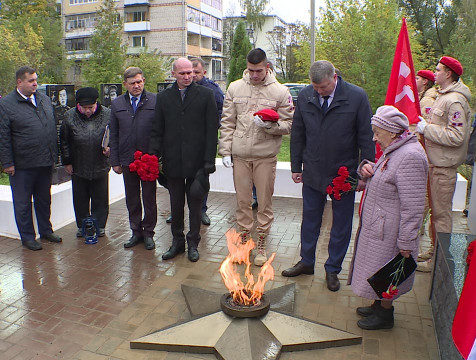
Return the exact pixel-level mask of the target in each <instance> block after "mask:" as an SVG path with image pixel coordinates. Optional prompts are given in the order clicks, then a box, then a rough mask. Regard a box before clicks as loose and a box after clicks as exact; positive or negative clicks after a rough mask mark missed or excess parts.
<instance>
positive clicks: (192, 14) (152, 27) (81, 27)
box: [61, 0, 223, 80]
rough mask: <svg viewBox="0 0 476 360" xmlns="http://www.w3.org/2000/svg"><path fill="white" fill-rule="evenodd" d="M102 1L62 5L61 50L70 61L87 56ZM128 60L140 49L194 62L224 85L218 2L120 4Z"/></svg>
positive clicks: (65, 0)
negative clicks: (202, 64) (198, 61)
mask: <svg viewBox="0 0 476 360" xmlns="http://www.w3.org/2000/svg"><path fill="white" fill-rule="evenodd" d="M101 1H102V0H61V2H62V4H61V5H62V17H63V23H64V42H65V48H66V51H67V53H68V57H69V58H70V59H74V60H76V61H84V60H86V59H87V58H88V56H89V55H90V51H89V41H90V39H91V36H92V34H93V32H94V26H95V21H96V11H97V9H98V8H99V7H100V5H101ZM115 2H116V8H117V10H118V12H119V14H120V16H121V18H122V20H123V23H124V31H123V42H124V43H125V44H126V45H127V53H128V54H131V55H133V54H138V53H139V52H140V51H143V50H144V49H145V48H147V49H149V50H152V51H153V50H155V49H157V50H159V51H161V52H162V54H163V55H166V56H170V57H173V58H176V57H180V56H185V57H191V56H199V57H201V58H202V59H203V60H204V61H205V62H206V63H207V66H208V69H207V70H208V75H209V76H210V77H211V78H212V79H214V80H222V79H223V66H222V61H223V55H222V54H223V52H222V13H223V10H222V0H176V1H174V0H119V1H115Z"/></svg>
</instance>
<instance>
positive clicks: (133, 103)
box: [131, 96, 137, 114]
mask: <svg viewBox="0 0 476 360" xmlns="http://www.w3.org/2000/svg"><path fill="white" fill-rule="evenodd" d="M131 101H132V102H131V105H132V111H134V114H135V113H136V111H137V103H136V101H137V98H136V97H135V96H133V97H131Z"/></svg>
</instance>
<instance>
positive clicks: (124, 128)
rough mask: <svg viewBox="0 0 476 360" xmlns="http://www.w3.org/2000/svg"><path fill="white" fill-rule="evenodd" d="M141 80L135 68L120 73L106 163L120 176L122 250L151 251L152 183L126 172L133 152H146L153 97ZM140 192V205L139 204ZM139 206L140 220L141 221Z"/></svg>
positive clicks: (154, 208) (154, 221)
mask: <svg viewBox="0 0 476 360" xmlns="http://www.w3.org/2000/svg"><path fill="white" fill-rule="evenodd" d="M144 84H145V78H144V76H143V74H142V70H141V69H140V68H138V67H130V68H127V69H126V71H125V72H124V86H125V87H126V89H127V92H126V93H125V94H124V95H121V96H119V97H118V98H117V99H115V100H114V101H113V102H112V103H111V122H110V125H109V130H110V141H109V146H110V147H111V155H110V158H109V161H110V163H111V166H112V169H113V170H114V172H116V173H117V174H122V176H123V179H124V188H125V190H126V205H127V210H128V212H129V223H130V226H131V230H132V237H131V238H130V239H129V240H128V241H127V242H126V243H124V247H125V248H130V247H133V246H135V245H137V244H138V243H139V242H142V241H143V242H144V245H145V248H146V249H147V250H152V249H155V242H154V228H155V225H156V224H157V200H156V187H157V185H156V182H155V181H143V180H141V178H140V177H139V175H138V174H137V173H136V172H131V171H130V170H129V164H130V163H131V162H133V161H134V152H135V151H136V150H139V151H142V152H143V153H147V151H148V149H149V140H150V131H151V128H152V120H153V119H154V114H155V102H156V95H155V94H153V93H150V92H148V91H145V89H144ZM141 189H142V204H141ZM142 205H143V206H144V218H142Z"/></svg>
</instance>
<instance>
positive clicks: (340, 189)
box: [326, 166, 359, 200]
mask: <svg viewBox="0 0 476 360" xmlns="http://www.w3.org/2000/svg"><path fill="white" fill-rule="evenodd" d="M337 174H338V175H339V176H336V177H335V178H334V179H332V184H331V185H329V186H328V187H327V189H326V192H327V193H328V194H329V195H330V196H332V197H333V198H334V199H335V200H340V199H341V196H342V194H343V193H346V192H349V191H355V189H357V185H358V183H359V181H358V180H357V179H354V178H353V177H351V176H350V175H349V169H347V167H346V166H341V167H340V168H339V170H338V171H337Z"/></svg>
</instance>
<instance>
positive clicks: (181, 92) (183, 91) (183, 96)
mask: <svg viewBox="0 0 476 360" xmlns="http://www.w3.org/2000/svg"><path fill="white" fill-rule="evenodd" d="M185 90H187V88H185V89H180V96H181V97H182V102H183V101H184V100H185Z"/></svg>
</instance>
